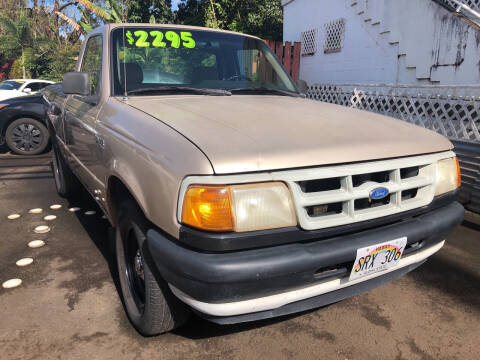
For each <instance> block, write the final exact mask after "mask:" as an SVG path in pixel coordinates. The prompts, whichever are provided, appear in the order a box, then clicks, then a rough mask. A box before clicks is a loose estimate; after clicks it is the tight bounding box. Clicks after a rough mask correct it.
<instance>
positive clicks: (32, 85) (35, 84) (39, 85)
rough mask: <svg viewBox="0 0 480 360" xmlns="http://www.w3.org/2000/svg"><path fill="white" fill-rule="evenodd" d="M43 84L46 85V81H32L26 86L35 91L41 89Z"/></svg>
mask: <svg viewBox="0 0 480 360" xmlns="http://www.w3.org/2000/svg"><path fill="white" fill-rule="evenodd" d="M45 86H47V83H43V82H32V83H30V84H27V86H26V87H27V88H30V89H32V92H36V91H39V90H42V89H43V88H44V87H45Z"/></svg>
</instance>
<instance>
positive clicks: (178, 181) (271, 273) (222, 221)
mask: <svg viewBox="0 0 480 360" xmlns="http://www.w3.org/2000/svg"><path fill="white" fill-rule="evenodd" d="M76 70H77V71H76V72H72V73H67V74H65V77H64V81H63V85H62V87H61V88H60V87H52V88H49V89H48V90H47V91H46V93H45V98H46V100H47V101H48V102H49V110H48V127H49V131H50V133H51V138H52V140H53V150H54V151H53V162H52V168H53V173H54V178H55V184H56V187H57V190H58V193H59V194H60V195H62V196H65V197H69V196H72V195H74V194H75V193H76V192H77V191H78V190H76V189H77V188H76V186H77V185H76V184H77V180H79V183H81V184H83V186H84V187H85V188H86V189H87V190H88V191H89V192H90V194H91V195H92V197H94V198H95V200H96V201H97V202H98V205H99V206H100V207H101V209H102V210H103V211H104V212H105V215H106V216H107V218H108V219H109V221H110V223H111V225H112V226H113V227H114V228H115V233H116V234H115V248H116V258H117V262H118V273H119V279H120V284H121V292H122V298H123V303H124V307H125V310H126V312H127V314H128V317H129V319H130V321H131V323H132V324H133V326H134V327H135V328H136V329H137V330H138V331H139V332H140V333H141V334H143V335H155V334H160V333H163V332H166V331H169V330H172V329H174V328H176V327H178V326H180V325H182V324H183V323H184V322H185V321H186V320H187V318H188V315H189V314H190V313H191V312H192V311H193V312H195V313H197V314H198V315H199V316H201V317H203V318H205V319H208V320H210V321H213V322H216V323H220V324H232V323H239V322H247V321H253V320H258V319H265V318H270V317H274V316H280V315H285V314H291V313H296V312H300V311H304V310H307V309H312V308H318V307H321V306H324V305H326V304H330V303H333V302H336V301H339V300H342V299H344V298H347V297H350V296H354V295H356V294H358V293H361V292H364V291H367V290H369V289H372V288H374V287H376V286H379V285H381V284H384V283H386V282H388V281H391V280H393V279H395V278H397V277H399V276H402V275H404V274H406V273H408V272H409V271H411V270H413V269H415V268H416V267H418V266H420V265H421V264H422V263H423V262H425V261H426V260H427V258H428V257H430V256H431V255H433V254H434V253H436V252H437V251H438V250H440V249H441V248H442V246H443V245H444V242H445V239H446V238H447V236H448V235H449V234H450V232H451V231H452V229H453V228H454V227H455V226H456V225H457V224H459V223H460V222H461V221H462V218H463V213H464V210H463V208H462V206H461V205H460V204H459V203H458V202H456V200H455V195H456V192H457V189H458V187H459V185H460V175H459V167H458V162H457V159H456V157H455V154H454V153H453V152H452V144H451V143H450V141H448V140H447V139H446V138H444V137H443V136H441V135H439V134H437V133H434V132H432V131H429V130H426V129H424V128H420V127H417V126H414V125H412V124H409V123H407V122H403V121H399V120H395V119H392V118H389V117H385V116H382V115H378V114H374V113H370V112H363V111H359V110H355V109H351V108H347V107H341V106H337V105H332V104H327V103H323V102H317V101H312V100H308V99H306V98H305V96H304V95H302V93H301V91H300V90H301V88H302V87H303V83H302V82H300V83H299V84H295V83H294V82H293V81H292V79H291V78H290V77H289V75H288V74H287V73H286V72H285V70H284V69H283V68H282V66H281V64H280V63H279V61H278V59H277V58H276V57H275V55H274V54H273V53H272V52H271V51H270V49H269V48H268V46H267V45H266V44H265V43H264V42H263V41H262V40H261V39H258V38H256V37H253V36H248V35H242V34H238V33H233V32H227V31H219V30H213V29H206V28H198V27H186V26H174V25H151V24H110V25H107V26H104V27H100V28H98V29H96V30H94V31H92V32H90V33H89V34H88V36H86V38H85V41H84V45H83V48H82V50H81V53H80V56H79V60H78V65H77V68H76ZM377 296H380V295H377Z"/></svg>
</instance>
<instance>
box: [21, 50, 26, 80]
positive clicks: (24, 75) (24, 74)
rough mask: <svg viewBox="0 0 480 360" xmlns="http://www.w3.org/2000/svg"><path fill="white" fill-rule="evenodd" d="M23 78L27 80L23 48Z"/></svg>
mask: <svg viewBox="0 0 480 360" xmlns="http://www.w3.org/2000/svg"><path fill="white" fill-rule="evenodd" d="M22 77H23V78H24V79H26V78H27V74H26V73H25V51H24V50H23V48H22Z"/></svg>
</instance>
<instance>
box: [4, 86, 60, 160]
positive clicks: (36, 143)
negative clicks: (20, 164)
mask: <svg viewBox="0 0 480 360" xmlns="http://www.w3.org/2000/svg"><path fill="white" fill-rule="evenodd" d="M52 86H55V85H52ZM46 110H47V102H46V101H45V99H44V98H43V90H42V91H40V92H39V93H37V94H35V95H31V96H23V97H19V98H14V99H8V100H2V101H0V145H2V144H4V143H6V144H7V146H8V147H9V148H10V150H11V151H12V152H14V153H16V154H21V155H37V154H40V153H42V152H43V151H45V149H46V148H47V146H48V145H49V141H50V139H49V134H48V130H47V126H46V123H45V115H46Z"/></svg>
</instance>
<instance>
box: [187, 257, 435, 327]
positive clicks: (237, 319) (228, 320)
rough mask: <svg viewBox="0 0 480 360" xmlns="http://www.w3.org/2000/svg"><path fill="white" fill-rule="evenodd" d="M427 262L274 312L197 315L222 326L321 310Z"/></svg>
mask: <svg viewBox="0 0 480 360" xmlns="http://www.w3.org/2000/svg"><path fill="white" fill-rule="evenodd" d="M425 261H426V260H422V261H420V262H418V263H416V264H412V265H409V266H405V267H404V268H402V269H399V270H396V271H392V272H390V273H387V274H385V275H383V276H379V277H376V278H374V279H371V280H367V281H363V282H361V283H358V284H355V285H352V286H347V287H345V288H343V289H339V290H335V291H331V292H329V293H326V294H322V295H318V296H315V297H312V298H309V299H305V300H301V301H297V302H294V303H290V304H287V305H284V306H282V307H279V308H276V309H272V310H266V311H260V312H256V313H251V314H244V315H235V316H225V317H219V316H211V315H208V314H204V313H201V312H198V311H195V313H197V314H198V315H199V316H200V317H202V318H204V319H206V320H208V321H211V322H214V323H217V324H221V325H230V324H238V323H243V322H249V321H257V320H263V319H269V318H272V317H277V316H285V315H290V314H295V313H299V312H302V311H307V310H311V309H315V308H319V307H322V306H326V305H329V304H333V303H336V302H338V301H341V300H344V299H347V298H349V297H352V296H355V295H358V294H361V293H363V292H365V291H369V290H372V289H375V288H377V287H379V286H381V285H383V284H386V283H387V282H390V281H392V280H395V279H397V278H399V277H401V276H403V275H405V274H407V273H409V272H410V271H412V270H415V269H416V268H417V267H419V266H420V265H422V264H423V263H424V262H425Z"/></svg>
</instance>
